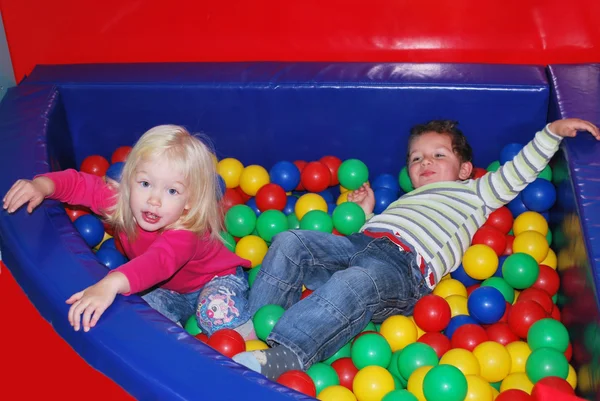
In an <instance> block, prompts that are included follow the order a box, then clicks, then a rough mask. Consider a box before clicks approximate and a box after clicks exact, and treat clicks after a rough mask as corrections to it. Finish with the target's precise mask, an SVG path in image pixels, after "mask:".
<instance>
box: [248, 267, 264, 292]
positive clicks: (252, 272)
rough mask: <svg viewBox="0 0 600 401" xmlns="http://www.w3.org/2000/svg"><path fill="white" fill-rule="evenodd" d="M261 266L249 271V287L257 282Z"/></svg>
mask: <svg viewBox="0 0 600 401" xmlns="http://www.w3.org/2000/svg"><path fill="white" fill-rule="evenodd" d="M260 267H261V265H257V266H254V267H253V268H251V269H250V270H248V285H249V286H250V287H252V285H253V284H254V280H256V275H257V274H258V272H259V271H260Z"/></svg>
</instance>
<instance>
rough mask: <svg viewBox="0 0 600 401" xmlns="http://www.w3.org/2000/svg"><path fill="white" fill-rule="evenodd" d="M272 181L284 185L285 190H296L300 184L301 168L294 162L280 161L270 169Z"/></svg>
mask: <svg viewBox="0 0 600 401" xmlns="http://www.w3.org/2000/svg"><path fill="white" fill-rule="evenodd" d="M269 178H270V179H271V183H273V184H277V185H279V186H280V187H282V188H283V189H284V190H285V192H289V191H292V190H294V188H296V187H297V186H298V184H300V170H298V167H296V165H295V164H294V163H292V162H288V161H280V162H277V163H275V165H274V166H273V167H271V171H269Z"/></svg>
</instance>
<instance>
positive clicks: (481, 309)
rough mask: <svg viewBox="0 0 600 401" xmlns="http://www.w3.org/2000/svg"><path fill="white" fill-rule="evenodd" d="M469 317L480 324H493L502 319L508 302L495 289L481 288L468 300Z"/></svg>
mask: <svg viewBox="0 0 600 401" xmlns="http://www.w3.org/2000/svg"><path fill="white" fill-rule="evenodd" d="M467 308H468V309H469V315H470V316H471V317H473V318H474V319H475V320H477V321H478V322H480V323H483V324H493V323H496V322H497V321H498V320H500V319H501V318H502V315H504V311H505V310H506V301H505V300H504V296H503V295H502V293H501V292H500V291H498V290H497V289H496V288H494V287H479V288H477V289H475V291H473V292H472V293H471V295H469V298H468V299H467Z"/></svg>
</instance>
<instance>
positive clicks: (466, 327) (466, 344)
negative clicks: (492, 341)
mask: <svg viewBox="0 0 600 401" xmlns="http://www.w3.org/2000/svg"><path fill="white" fill-rule="evenodd" d="M488 340H489V338H488V334H487V333H486V331H485V329H484V328H483V327H481V326H480V325H478V324H463V325H462V326H460V327H459V328H458V329H456V331H455V332H454V334H453V335H452V340H451V341H450V343H451V345H452V348H463V349H466V350H469V351H473V350H474V349H475V347H477V346H478V345H479V344H481V343H482V342H484V341H488Z"/></svg>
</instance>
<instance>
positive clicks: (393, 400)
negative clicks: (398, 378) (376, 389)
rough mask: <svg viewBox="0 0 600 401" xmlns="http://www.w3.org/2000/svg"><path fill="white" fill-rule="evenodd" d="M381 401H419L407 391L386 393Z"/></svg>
mask: <svg viewBox="0 0 600 401" xmlns="http://www.w3.org/2000/svg"><path fill="white" fill-rule="evenodd" d="M381 401H419V400H418V398H417V397H416V396H415V395H414V394H413V393H411V392H410V391H408V390H398V389H397V388H396V390H393V391H390V392H389V393H387V394H386V395H385V396H384V397H383V398H382V399H381Z"/></svg>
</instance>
